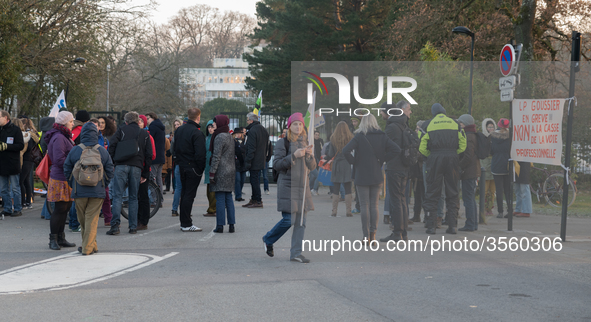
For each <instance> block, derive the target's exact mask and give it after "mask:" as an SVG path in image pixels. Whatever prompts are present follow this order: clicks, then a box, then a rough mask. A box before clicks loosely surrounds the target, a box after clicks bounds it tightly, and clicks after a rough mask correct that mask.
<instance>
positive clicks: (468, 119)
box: [458, 114, 474, 126]
mask: <svg viewBox="0 0 591 322" xmlns="http://www.w3.org/2000/svg"><path fill="white" fill-rule="evenodd" d="M458 121H460V122H461V123H463V124H464V125H465V126H468V125H474V118H473V117H472V115H470V114H463V115H462V116H460V117H459V118H458Z"/></svg>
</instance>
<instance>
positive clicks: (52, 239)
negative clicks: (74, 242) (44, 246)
mask: <svg viewBox="0 0 591 322" xmlns="http://www.w3.org/2000/svg"><path fill="white" fill-rule="evenodd" d="M49 249H53V250H60V249H62V248H61V247H60V245H58V243H57V235H56V234H49Z"/></svg>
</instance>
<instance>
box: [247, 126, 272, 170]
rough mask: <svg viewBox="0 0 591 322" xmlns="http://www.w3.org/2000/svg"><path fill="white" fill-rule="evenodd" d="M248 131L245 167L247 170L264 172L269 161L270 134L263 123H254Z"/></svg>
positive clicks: (248, 127)
mask: <svg viewBox="0 0 591 322" xmlns="http://www.w3.org/2000/svg"><path fill="white" fill-rule="evenodd" d="M246 129H247V130H248V132H247V133H246V159H245V160H244V166H245V168H246V170H252V171H256V170H263V169H264V168H265V162H266V160H267V148H268V146H269V145H268V142H269V133H267V130H265V127H263V126H262V125H261V123H259V122H257V121H254V122H252V123H250V124H249V125H248V126H247V127H246Z"/></svg>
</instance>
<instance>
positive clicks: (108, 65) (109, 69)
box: [107, 64, 111, 112]
mask: <svg viewBox="0 0 591 322" xmlns="http://www.w3.org/2000/svg"><path fill="white" fill-rule="evenodd" d="M110 71H111V64H107V112H108V111H109V72H110Z"/></svg>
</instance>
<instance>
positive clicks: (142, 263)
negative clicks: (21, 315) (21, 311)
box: [0, 252, 178, 295]
mask: <svg viewBox="0 0 591 322" xmlns="http://www.w3.org/2000/svg"><path fill="white" fill-rule="evenodd" d="M176 254H178V252H172V253H169V254H167V255H165V256H162V257H161V256H155V255H149V254H134V253H99V254H96V255H92V256H82V255H79V254H78V253H77V252H72V253H69V254H65V255H61V256H57V257H53V258H50V259H47V260H42V261H38V262H35V263H31V264H27V265H22V266H19V267H15V268H11V269H8V270H4V271H2V272H0V295H2V294H21V293H30V292H45V291H54V290H64V289H69V288H74V287H78V286H82V285H89V284H92V283H96V282H100V281H104V280H107V279H110V278H113V277H116V276H120V275H123V274H126V273H129V272H132V271H135V270H138V269H141V268H144V267H146V266H149V265H152V264H155V263H158V262H160V261H162V260H164V259H167V258H170V257H172V256H174V255H176Z"/></svg>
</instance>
